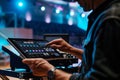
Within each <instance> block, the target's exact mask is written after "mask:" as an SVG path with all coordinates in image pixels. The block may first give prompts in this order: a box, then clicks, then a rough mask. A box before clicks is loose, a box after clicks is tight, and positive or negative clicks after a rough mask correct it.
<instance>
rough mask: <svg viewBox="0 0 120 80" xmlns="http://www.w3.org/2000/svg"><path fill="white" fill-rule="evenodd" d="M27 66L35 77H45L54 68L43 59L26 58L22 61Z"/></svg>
mask: <svg viewBox="0 0 120 80" xmlns="http://www.w3.org/2000/svg"><path fill="white" fill-rule="evenodd" d="M23 63H25V64H27V65H28V66H29V67H30V69H31V70H32V72H33V75H35V76H47V72H48V71H49V70H50V69H52V68H54V66H53V65H51V64H50V63H49V62H48V61H46V60H45V59H43V58H31V59H30V58H27V59H24V60H23Z"/></svg>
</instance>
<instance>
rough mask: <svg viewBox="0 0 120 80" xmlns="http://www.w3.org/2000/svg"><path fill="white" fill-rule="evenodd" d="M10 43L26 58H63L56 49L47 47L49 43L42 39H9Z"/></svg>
mask: <svg viewBox="0 0 120 80" xmlns="http://www.w3.org/2000/svg"><path fill="white" fill-rule="evenodd" d="M8 42H9V43H10V44H11V45H12V46H13V47H14V48H15V49H16V50H17V51H18V53H19V54H20V57H21V58H22V59H25V58H45V59H49V58H63V55H62V54H61V53H59V52H58V51H57V50H56V49H53V48H51V47H49V46H46V43H47V42H48V41H46V40H42V39H24V38H8Z"/></svg>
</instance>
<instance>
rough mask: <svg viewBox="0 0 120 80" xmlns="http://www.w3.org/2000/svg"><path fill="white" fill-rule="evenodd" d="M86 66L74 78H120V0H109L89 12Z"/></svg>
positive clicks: (84, 56)
mask: <svg viewBox="0 0 120 80" xmlns="http://www.w3.org/2000/svg"><path fill="white" fill-rule="evenodd" d="M84 49H85V50H84V51H85V52H84V53H83V58H82V67H81V72H80V73H79V74H73V75H72V76H71V78H70V80H109V79H110V80H120V56H119V55H120V0H107V1H106V2H104V3H103V4H102V5H100V6H99V7H98V8H96V9H95V10H94V11H93V12H92V13H91V14H90V16H89V24H88V30H87V36H86V39H85V42H84Z"/></svg>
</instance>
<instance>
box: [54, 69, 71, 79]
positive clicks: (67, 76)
mask: <svg viewBox="0 0 120 80" xmlns="http://www.w3.org/2000/svg"><path fill="white" fill-rule="evenodd" d="M71 75H72V74H70V73H67V72H64V71H62V70H59V69H56V71H55V80H69V79H70V76H71Z"/></svg>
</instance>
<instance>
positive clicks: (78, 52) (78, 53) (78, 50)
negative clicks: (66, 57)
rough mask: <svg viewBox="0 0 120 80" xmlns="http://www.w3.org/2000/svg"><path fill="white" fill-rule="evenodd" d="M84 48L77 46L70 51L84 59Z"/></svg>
mask: <svg viewBox="0 0 120 80" xmlns="http://www.w3.org/2000/svg"><path fill="white" fill-rule="evenodd" d="M83 52H84V51H83V49H78V48H75V47H72V48H70V50H69V53H71V54H72V55H74V56H76V57H78V58H79V59H82V54H83Z"/></svg>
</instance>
